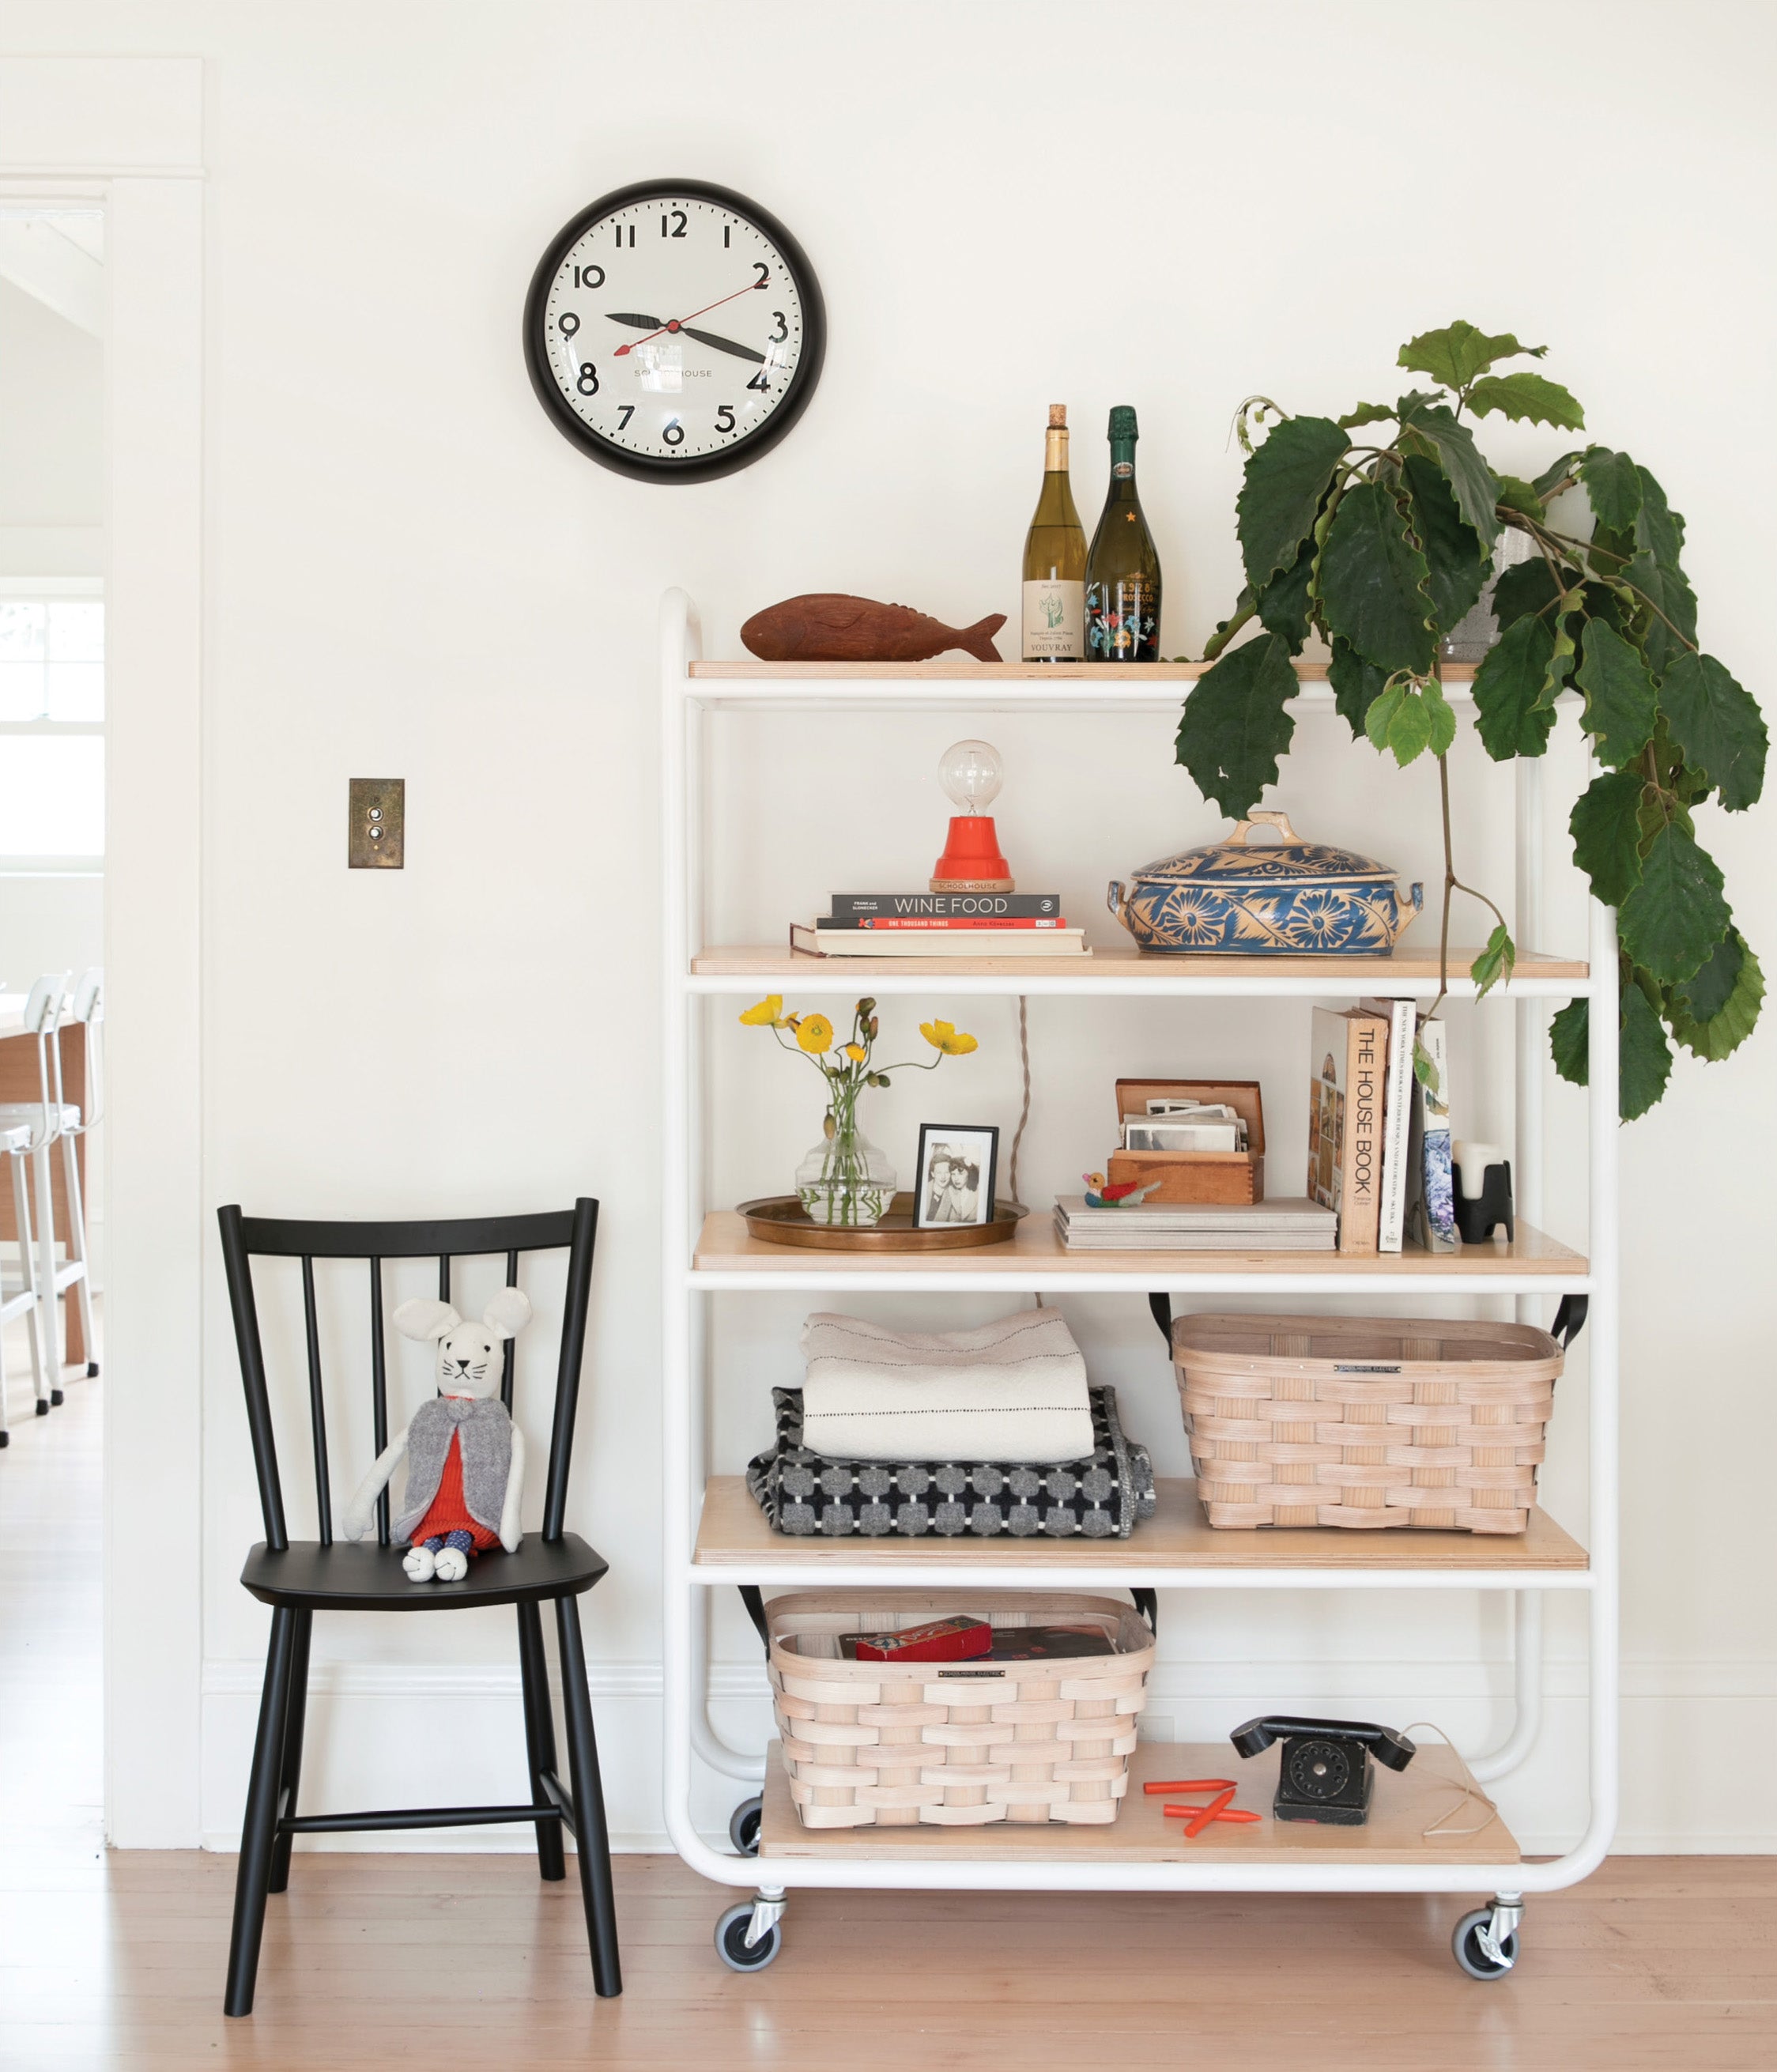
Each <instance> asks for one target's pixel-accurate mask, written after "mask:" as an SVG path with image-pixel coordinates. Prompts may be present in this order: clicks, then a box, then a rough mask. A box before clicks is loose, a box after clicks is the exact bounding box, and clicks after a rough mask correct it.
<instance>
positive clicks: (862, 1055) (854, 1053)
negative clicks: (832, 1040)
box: [845, 1043, 870, 1065]
mask: <svg viewBox="0 0 1777 2072" xmlns="http://www.w3.org/2000/svg"><path fill="white" fill-rule="evenodd" d="M845 1055H846V1056H847V1057H848V1058H849V1059H851V1060H852V1062H853V1063H854V1064H858V1065H861V1064H862V1063H863V1062H864V1060H865V1059H866V1058H867V1057H868V1056H869V1055H870V1053H869V1051H868V1050H866V1049H865V1048H864V1046H863V1045H862V1043H848V1044H847V1045H846V1046H845Z"/></svg>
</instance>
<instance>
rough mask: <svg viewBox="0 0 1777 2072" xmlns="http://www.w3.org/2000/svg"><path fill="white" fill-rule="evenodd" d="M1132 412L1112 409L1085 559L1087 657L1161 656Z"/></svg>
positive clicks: (1122, 406) (1156, 567)
mask: <svg viewBox="0 0 1777 2072" xmlns="http://www.w3.org/2000/svg"><path fill="white" fill-rule="evenodd" d="M1136 439H1137V432H1136V429H1135V413H1134V411H1133V409H1131V408H1130V407H1129V405H1128V404H1127V403H1119V404H1118V405H1117V408H1116V409H1114V410H1113V411H1112V413H1111V423H1110V441H1111V486H1110V488H1109V490H1108V491H1106V493H1105V497H1104V512H1103V515H1102V516H1100V519H1099V521H1098V530H1097V531H1096V532H1095V533H1093V535H1092V553H1091V554H1090V555H1089V556H1088V557H1087V562H1086V659H1087V660H1088V661H1091V662H1158V660H1159V659H1160V557H1159V556H1158V554H1157V553H1155V552H1154V536H1153V534H1152V533H1150V532H1149V530H1148V521H1147V520H1146V518H1144V517H1143V516H1142V515H1141V499H1140V498H1139V497H1138V496H1137V495H1136V493H1135V442H1136Z"/></svg>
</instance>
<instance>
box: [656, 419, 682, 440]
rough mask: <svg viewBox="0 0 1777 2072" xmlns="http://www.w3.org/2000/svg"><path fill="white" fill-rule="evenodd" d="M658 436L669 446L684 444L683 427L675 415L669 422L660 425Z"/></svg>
mask: <svg viewBox="0 0 1777 2072" xmlns="http://www.w3.org/2000/svg"><path fill="white" fill-rule="evenodd" d="M660 437H661V438H663V439H664V440H665V442H666V443H667V444H668V446H683V445H684V444H685V427H684V426H683V425H681V423H680V422H679V421H678V419H677V417H675V418H673V421H671V423H670V424H666V425H663V426H661V427H660Z"/></svg>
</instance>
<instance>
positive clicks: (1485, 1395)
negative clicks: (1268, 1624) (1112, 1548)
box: [1172, 1316, 1561, 1532]
mask: <svg viewBox="0 0 1777 2072" xmlns="http://www.w3.org/2000/svg"><path fill="white" fill-rule="evenodd" d="M1172 1346H1173V1361H1174V1366H1175V1367H1177V1369H1178V1393H1179V1396H1180V1397H1181V1398H1182V1399H1183V1404H1184V1412H1185V1430H1186V1432H1187V1434H1188V1435H1189V1437H1190V1440H1191V1462H1192V1465H1193V1466H1194V1467H1195V1470H1196V1474H1197V1494H1198V1495H1199V1498H1201V1499H1202V1501H1203V1507H1204V1509H1205V1510H1206V1511H1207V1513H1208V1515H1209V1522H1210V1523H1211V1525H1220V1526H1235V1527H1245V1526H1255V1525H1343V1526H1355V1527H1363V1528H1367V1529H1372V1530H1373V1529H1374V1528H1376V1527H1379V1526H1390V1525H1409V1526H1414V1525H1416V1526H1421V1527H1437V1528H1438V1529H1439V1530H1442V1531H1446V1532H1448V1531H1456V1532H1522V1531H1524V1528H1525V1527H1526V1526H1527V1525H1528V1523H1529V1522H1530V1509H1531V1506H1532V1504H1533V1503H1535V1502H1536V1467H1537V1464H1538V1462H1539V1461H1541V1459H1542V1457H1543V1451H1544V1449H1543V1433H1544V1429H1545V1426H1546V1424H1547V1423H1548V1421H1549V1412H1550V1411H1551V1409H1552V1408H1553V1404H1554V1396H1555V1380H1556V1377H1557V1375H1559V1374H1560V1372H1561V1347H1560V1346H1558V1345H1557V1343H1556V1342H1555V1341H1554V1339H1553V1338H1550V1337H1549V1334H1548V1333H1547V1332H1546V1331H1539V1330H1533V1329H1532V1328H1531V1327H1530V1326H1527V1325H1523V1324H1490V1323H1453V1322H1447V1321H1445V1320H1442V1319H1429V1320H1425V1319H1421V1320H1410V1319H1401V1318H1359V1317H1270V1316H1237V1317H1207V1316H1206V1317H1181V1318H1179V1319H1178V1322H1176V1323H1175V1324H1174V1326H1173V1331H1172Z"/></svg>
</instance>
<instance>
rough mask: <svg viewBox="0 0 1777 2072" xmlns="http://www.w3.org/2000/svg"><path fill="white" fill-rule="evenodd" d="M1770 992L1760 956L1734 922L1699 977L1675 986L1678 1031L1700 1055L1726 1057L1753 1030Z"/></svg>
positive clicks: (1674, 1030) (1680, 1038)
mask: <svg viewBox="0 0 1777 2072" xmlns="http://www.w3.org/2000/svg"><path fill="white" fill-rule="evenodd" d="M1764 997H1765V975H1764V973H1763V971H1761V970H1760V969H1759V968H1758V959H1757V958H1756V957H1755V956H1754V955H1753V954H1752V952H1751V951H1750V949H1748V948H1746V943H1744V942H1743V941H1742V939H1741V936H1740V934H1739V931H1738V930H1737V929H1733V928H1730V930H1729V931H1728V932H1727V934H1726V935H1725V936H1723V938H1722V939H1721V941H1720V942H1719V943H1717V944H1716V946H1715V948H1714V950H1713V952H1711V954H1710V957H1709V962H1708V963H1707V964H1705V965H1704V967H1703V968H1702V970H1701V971H1700V972H1698V973H1697V976H1696V977H1695V978H1693V980H1690V982H1689V985H1684V986H1677V987H1675V988H1674V989H1673V991H1672V1034H1673V1035H1674V1036H1675V1037H1676V1038H1677V1039H1678V1041H1679V1042H1680V1043H1682V1044H1683V1045H1684V1047H1685V1049H1686V1050H1689V1051H1692V1052H1693V1053H1694V1054H1695V1055H1696V1056H1697V1057H1699V1058H1708V1059H1718V1058H1726V1056H1728V1055H1729V1054H1730V1052H1732V1051H1734V1050H1738V1049H1739V1047H1740V1046H1741V1045H1742V1043H1743V1042H1746V1038H1748V1037H1749V1036H1750V1034H1752V1032H1753V1030H1754V1028H1755V1027H1756V1026H1757V1024H1758V1010H1759V1009H1760V1007H1761V1006H1762V1005H1763V1003H1764ZM1705 1007H1706V1008H1707V1009H1708V1011H1707V1013H1705V1012H1704V1011H1703V1010H1704V1009H1705Z"/></svg>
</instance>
